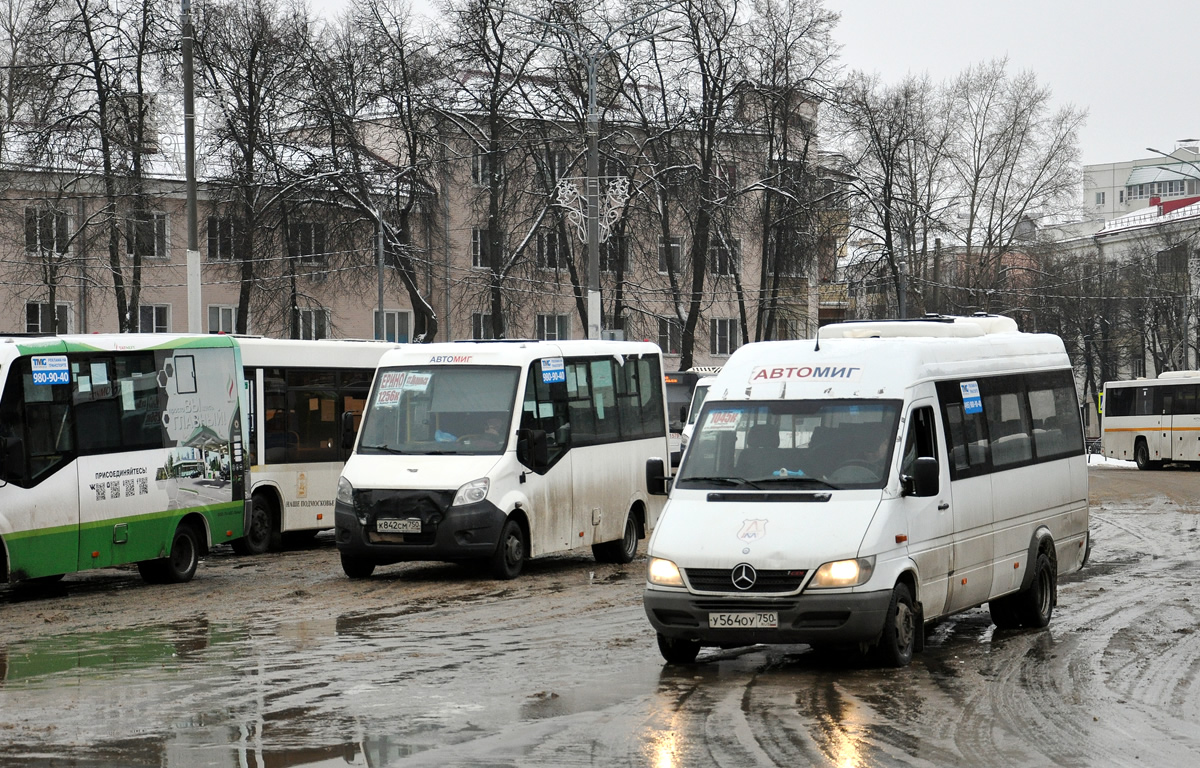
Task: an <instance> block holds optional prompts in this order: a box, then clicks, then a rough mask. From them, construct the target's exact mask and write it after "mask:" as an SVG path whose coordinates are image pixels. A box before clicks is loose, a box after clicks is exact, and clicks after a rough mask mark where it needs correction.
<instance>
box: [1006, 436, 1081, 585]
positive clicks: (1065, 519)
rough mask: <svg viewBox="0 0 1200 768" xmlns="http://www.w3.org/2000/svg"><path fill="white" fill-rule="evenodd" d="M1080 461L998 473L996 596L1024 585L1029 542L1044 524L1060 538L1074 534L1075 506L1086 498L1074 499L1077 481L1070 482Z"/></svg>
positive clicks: (1067, 461) (1035, 465)
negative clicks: (1075, 463) (1073, 493)
mask: <svg viewBox="0 0 1200 768" xmlns="http://www.w3.org/2000/svg"><path fill="white" fill-rule="evenodd" d="M1075 460H1076V459H1062V460H1059V461H1050V462H1045V463H1042V464H1033V465H1030V466H1027V467H1019V468H1017V469H1010V470H1007V471H1002V472H996V473H995V474H993V476H992V477H993V483H992V493H993V504H994V509H995V515H996V560H995V567H994V568H993V569H992V586H991V596H999V595H1004V594H1007V593H1009V592H1013V591H1016V590H1017V589H1018V588H1020V586H1021V579H1022V577H1023V576H1024V575H1025V571H1026V569H1027V568H1028V567H1029V565H1030V563H1028V562H1027V561H1028V559H1029V542H1030V541H1032V540H1033V534H1034V531H1036V530H1037V529H1038V528H1039V527H1040V526H1042V525H1045V526H1047V527H1048V528H1049V529H1050V531H1051V533H1052V534H1053V536H1054V539H1055V541H1058V540H1059V537H1060V536H1066V535H1068V534H1069V533H1070V532H1072V529H1073V528H1074V527H1075V525H1076V524H1075V523H1072V517H1073V512H1072V509H1073V508H1077V507H1078V506H1079V501H1080V500H1079V499H1077V498H1073V497H1072V491H1074V490H1075V485H1076V484H1075V483H1071V482H1065V480H1066V478H1067V477H1069V475H1070V473H1071V472H1072V471H1073V470H1074V469H1075V468H1073V467H1071V462H1072V461H1075ZM1085 471H1086V470H1085ZM1084 505H1085V506H1086V499H1085V500H1084ZM1074 532H1077V531H1074Z"/></svg>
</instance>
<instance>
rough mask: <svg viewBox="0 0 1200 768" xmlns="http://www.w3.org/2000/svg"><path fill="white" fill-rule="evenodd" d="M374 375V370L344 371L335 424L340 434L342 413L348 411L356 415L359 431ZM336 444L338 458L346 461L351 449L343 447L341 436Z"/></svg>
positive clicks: (356, 424) (355, 429) (356, 426)
mask: <svg viewBox="0 0 1200 768" xmlns="http://www.w3.org/2000/svg"><path fill="white" fill-rule="evenodd" d="M374 375H375V371H374V370H348V371H342V373H341V376H340V382H339V383H340V386H339V388H338V398H339V402H338V406H339V410H338V415H337V418H338V420H337V423H336V424H335V428H336V429H337V432H338V434H339V435H340V434H341V430H342V415H343V414H346V413H350V414H353V415H354V432H355V434H357V433H358V427H359V425H360V424H361V423H362V415H363V410H365V409H366V407H367V397H368V396H369V394H370V392H371V379H372V377H374ZM334 444H335V445H336V446H337V448H338V460H340V461H345V460H346V458H347V457H348V456H349V455H350V449H348V448H342V447H341V446H342V441H341V438H340V437H338V438H337V440H336V442H335V443H334Z"/></svg>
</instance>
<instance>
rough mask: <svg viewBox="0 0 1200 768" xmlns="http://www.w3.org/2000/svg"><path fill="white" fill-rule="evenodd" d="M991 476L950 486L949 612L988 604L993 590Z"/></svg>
mask: <svg viewBox="0 0 1200 768" xmlns="http://www.w3.org/2000/svg"><path fill="white" fill-rule="evenodd" d="M992 493H993V483H992V476H991V475H982V476H979V477H969V478H964V479H961V480H955V481H953V482H952V483H951V496H952V497H953V500H952V502H951V504H950V506H951V509H952V511H953V513H954V547H953V556H952V558H951V563H950V568H951V570H950V576H951V578H950V594H949V598H948V600H947V604H946V608H947V611H948V612H953V611H958V610H962V609H964V608H970V607H971V606H975V605H979V604H980V603H983V602H986V601H987V599H988V596H989V594H990V592H991V587H992V573H991V571H992V558H993V553H994V552H995V542H994V537H993V527H992V516H993V513H992Z"/></svg>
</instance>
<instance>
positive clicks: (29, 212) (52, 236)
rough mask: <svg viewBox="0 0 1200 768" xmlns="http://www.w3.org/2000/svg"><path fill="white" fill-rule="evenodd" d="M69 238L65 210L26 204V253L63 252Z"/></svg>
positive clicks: (65, 250) (65, 249)
mask: <svg viewBox="0 0 1200 768" xmlns="http://www.w3.org/2000/svg"><path fill="white" fill-rule="evenodd" d="M69 240H70V236H69V234H68V221H67V214H66V211H59V210H55V209H53V208H48V207H44V206H32V205H31V206H26V208H25V252H26V253H58V254H65V253H66V252H67V243H68V242H69Z"/></svg>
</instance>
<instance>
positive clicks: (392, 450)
mask: <svg viewBox="0 0 1200 768" xmlns="http://www.w3.org/2000/svg"><path fill="white" fill-rule="evenodd" d="M359 447H360V448H366V449H368V450H371V451H387V452H388V453H397V454H404V451H402V450H400V449H399V448H393V447H392V446H390V445H362V446H359Z"/></svg>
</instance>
